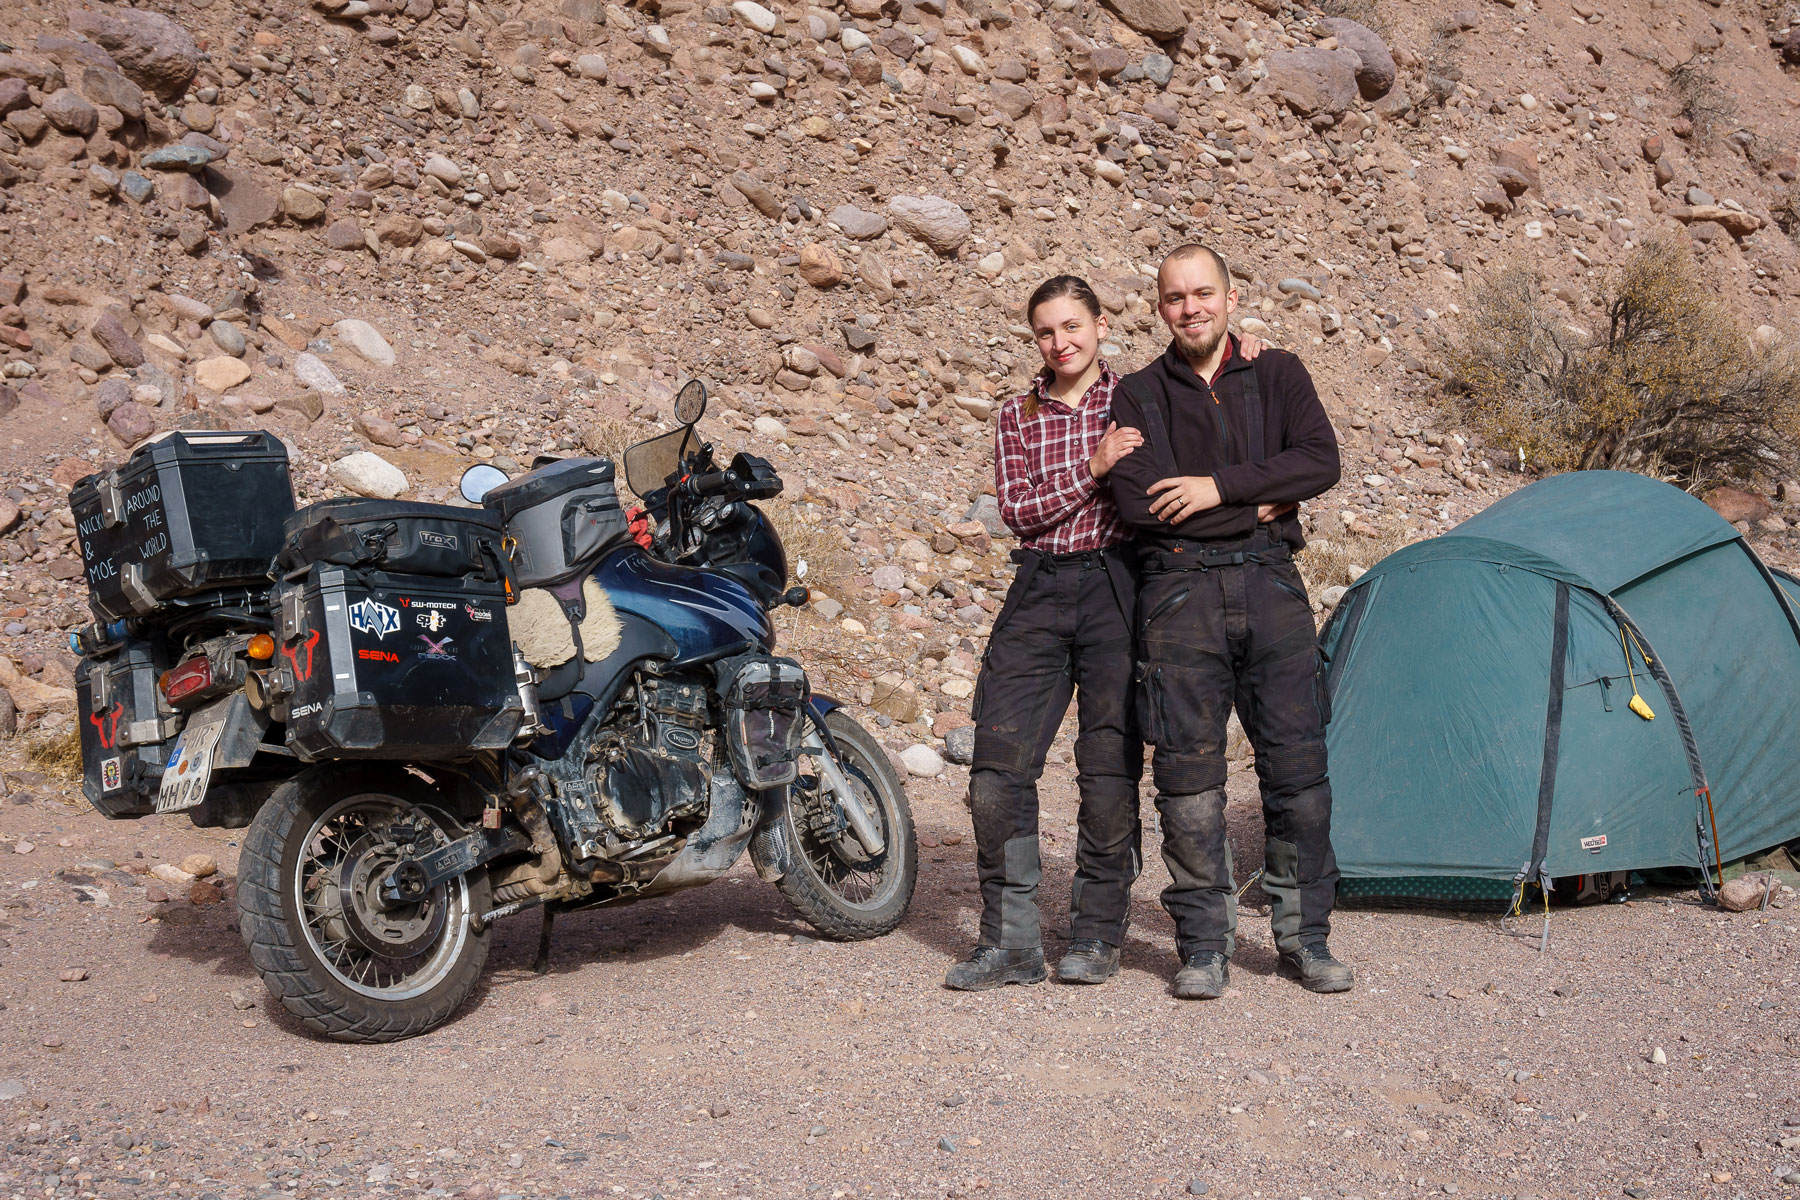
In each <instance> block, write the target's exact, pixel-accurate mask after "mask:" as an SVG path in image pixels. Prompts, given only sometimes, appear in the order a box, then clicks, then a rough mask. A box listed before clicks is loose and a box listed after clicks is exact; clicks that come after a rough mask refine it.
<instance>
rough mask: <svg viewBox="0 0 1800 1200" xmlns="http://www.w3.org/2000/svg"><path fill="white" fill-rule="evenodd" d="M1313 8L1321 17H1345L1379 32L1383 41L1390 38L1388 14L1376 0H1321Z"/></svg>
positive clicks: (1365, 27)
mask: <svg viewBox="0 0 1800 1200" xmlns="http://www.w3.org/2000/svg"><path fill="white" fill-rule="evenodd" d="M1313 8H1314V10H1315V11H1316V12H1317V13H1318V14H1319V15H1320V16H1321V17H1343V18H1344V19H1346V20H1350V21H1355V22H1356V23H1357V24H1358V25H1361V26H1362V27H1363V28H1364V29H1368V30H1370V31H1371V32H1374V33H1376V34H1379V35H1380V36H1381V39H1382V40H1383V41H1387V40H1389V39H1390V36H1391V33H1392V31H1391V30H1390V29H1389V28H1388V21H1387V16H1386V14H1384V13H1383V12H1382V11H1381V7H1380V5H1378V4H1377V3H1376V2H1375V0H1319V3H1317V4H1315V5H1314V6H1313Z"/></svg>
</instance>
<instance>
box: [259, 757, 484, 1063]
mask: <svg viewBox="0 0 1800 1200" xmlns="http://www.w3.org/2000/svg"><path fill="white" fill-rule="evenodd" d="M437 802H438V797H437V794H436V792H435V791H434V790H433V789H432V788H431V787H430V786H429V785H428V784H426V783H425V782H424V781H423V780H421V779H419V778H418V777H416V776H413V775H410V774H407V773H406V772H403V771H396V770H390V769H384V768H379V767H376V768H369V767H354V768H346V767H325V768H315V769H313V770H310V771H307V772H305V773H304V774H301V775H299V776H296V777H295V778H293V779H291V780H289V781H288V782H286V783H284V784H283V785H282V786H281V787H280V788H278V789H276V791H275V794H274V795H273V796H271V797H270V798H269V800H268V802H267V803H266V804H264V805H263V807H262V809H261V810H260V811H259V812H258V813H257V815H256V819H255V820H254V821H253V822H252V823H251V826H250V832H249V834H248V836H247V837H245V839H244V849H243V854H242V856H241V861H240V864H239V870H238V876H239V881H238V915H239V922H238V924H239V929H240V930H241V932H242V934H243V938H244V942H245V944H246V945H247V946H248V947H249V948H250V958H251V960H252V961H253V962H254V963H255V964H256V969H257V970H258V971H259V972H260V973H261V975H262V978H263V982H264V983H265V984H266V985H267V986H268V988H269V990H270V991H271V992H273V993H275V995H276V997H277V998H278V999H280V1001H281V1003H282V1005H283V1006H284V1007H285V1008H286V1009H287V1010H288V1011H289V1012H291V1013H293V1014H294V1015H295V1016H297V1017H299V1018H300V1020H301V1022H302V1023H303V1024H305V1025H306V1027H307V1028H308V1029H311V1030H312V1031H314V1032H315V1033H319V1034H323V1035H324V1036H326V1037H328V1038H332V1039H334V1040H337V1041H341V1042H391V1041H397V1040H399V1039H401V1038H407V1037H412V1036H414V1035H416V1034H420V1033H424V1032H426V1031H427V1030H430V1029H435V1028H436V1027H437V1026H439V1025H442V1024H443V1023H444V1022H445V1021H447V1020H449V1019H450V1017H451V1015H452V1014H453V1013H455V1011H456V1010H457V1008H458V1007H459V1006H460V1005H461V1004H462V1002H463V1001H464V1000H465V999H466V998H467V997H468V995H469V992H470V991H471V990H472V989H473V988H474V986H475V983H476V981H477V980H478V979H479V978H480V976H481V968H482V966H483V964H484V963H485V962H486V960H487V952H488V940H489V936H488V935H489V931H488V930H487V929H483V930H482V931H481V932H479V933H478V932H476V931H475V930H474V929H472V928H471V927H470V922H469V917H470V915H471V913H480V912H486V911H487V909H488V908H489V906H490V899H489V886H488V878H487V873H486V872H485V871H482V870H477V871H474V872H471V873H469V874H467V875H464V876H462V877H461V878H458V879H455V880H452V881H451V882H449V883H446V884H442V885H440V886H439V887H437V888H435V889H433V890H432V891H431V892H429V893H427V894H426V896H425V897H424V898H423V899H421V900H419V901H417V902H415V903H411V904H398V905H393V904H388V903H385V902H384V901H382V899H381V898H380V893H379V884H380V880H381V879H382V878H383V877H384V876H385V875H386V874H387V872H386V870H385V869H384V868H385V867H386V866H388V865H390V864H391V863H392V862H394V861H396V860H397V858H398V857H399V855H400V854H401V853H402V851H403V849H404V847H405V845H406V844H408V843H411V842H412V841H413V840H414V839H415V838H416V837H423V838H424V839H426V840H427V841H428V842H429V843H430V844H431V845H434V846H441V845H444V844H446V843H447V842H449V841H452V840H454V839H456V838H458V837H461V836H462V835H463V832H464V831H463V829H462V828H461V826H460V825H459V824H458V823H457V821H456V819H455V818H454V817H452V816H450V814H449V813H447V812H445V811H444V810H443V809H441V808H439V807H438V806H437Z"/></svg>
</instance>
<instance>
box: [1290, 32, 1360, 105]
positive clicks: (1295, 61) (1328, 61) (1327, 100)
mask: <svg viewBox="0 0 1800 1200" xmlns="http://www.w3.org/2000/svg"><path fill="white" fill-rule="evenodd" d="M1267 63H1268V69H1269V80H1268V81H1269V85H1270V87H1271V88H1272V89H1273V91H1274V93H1275V95H1276V96H1278V97H1279V98H1280V99H1281V100H1282V101H1283V102H1285V103H1286V104H1287V106H1288V107H1289V108H1291V109H1293V110H1294V112H1295V113H1296V114H1297V115H1299V116H1302V117H1310V116H1313V115H1315V114H1322V115H1328V116H1336V115H1338V114H1340V113H1343V112H1346V111H1348V110H1349V109H1350V108H1351V107H1352V106H1354V105H1355V103H1356V99H1357V96H1358V95H1360V92H1359V91H1358V90H1357V82H1356V73H1357V71H1358V70H1359V69H1360V68H1361V66H1362V63H1361V60H1360V59H1358V58H1357V57H1356V56H1355V55H1354V54H1349V53H1346V52H1343V51H1338V50H1319V49H1316V48H1313V47H1310V46H1308V47H1302V48H1300V49H1297V50H1279V51H1276V52H1275V53H1273V54H1271V55H1269V57H1268V60H1267Z"/></svg>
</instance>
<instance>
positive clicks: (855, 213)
mask: <svg viewBox="0 0 1800 1200" xmlns="http://www.w3.org/2000/svg"><path fill="white" fill-rule="evenodd" d="M825 219H826V220H827V221H830V222H831V223H832V224H833V225H836V226H837V227H838V228H839V229H841V230H843V231H844V236H845V237H847V238H851V239H854V240H856V241H868V240H869V239H871V238H878V237H880V236H881V235H882V234H884V233H886V232H887V227H888V223H887V218H886V217H883V216H882V215H881V214H879V213H872V212H865V211H863V210H862V209H860V208H858V207H856V205H854V204H840V205H838V206H837V207H836V208H834V209H832V210H831V212H830V213H829V214H828V215H827V216H826V218H825Z"/></svg>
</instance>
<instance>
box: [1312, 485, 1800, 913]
mask: <svg viewBox="0 0 1800 1200" xmlns="http://www.w3.org/2000/svg"><path fill="white" fill-rule="evenodd" d="M1322 641H1323V645H1324V651H1325V655H1326V659H1327V669H1326V681H1327V687H1328V690H1329V692H1330V695H1331V705H1332V716H1331V724H1330V726H1329V728H1328V731H1327V738H1328V742H1329V746H1330V751H1331V780H1332V790H1333V794H1334V798H1335V799H1334V807H1333V816H1332V842H1333V844H1334V846H1335V847H1336V850H1337V857H1338V864H1339V867H1340V869H1341V870H1342V871H1343V873H1344V876H1345V891H1346V894H1348V895H1355V894H1357V893H1358V892H1361V893H1362V894H1365V895H1367V894H1383V893H1384V892H1386V891H1388V889H1384V888H1382V887H1377V886H1372V885H1369V884H1359V881H1363V880H1372V879H1380V880H1385V881H1391V882H1401V881H1404V882H1405V883H1410V884H1411V885H1413V886H1414V887H1415V888H1418V890H1416V891H1412V892H1409V891H1407V890H1406V888H1405V887H1401V888H1399V889H1395V890H1393V891H1392V893H1391V894H1399V895H1421V896H1425V895H1429V896H1433V897H1435V898H1438V899H1444V900H1448V899H1451V898H1453V897H1456V896H1464V897H1468V896H1479V895H1487V896H1493V895H1498V894H1501V893H1502V892H1504V891H1510V885H1511V883H1512V881H1514V880H1521V879H1522V880H1530V881H1533V882H1538V883H1543V884H1547V883H1548V881H1549V880H1550V879H1551V878H1562V877H1567V876H1574V875H1585V874H1592V873H1598V872H1608V871H1626V870H1644V869H1649V868H1664V867H1673V868H1688V869H1691V870H1693V871H1695V872H1696V873H1698V875H1699V878H1700V879H1701V880H1702V881H1706V880H1707V879H1709V878H1710V876H1709V875H1708V873H1707V871H1706V868H1709V867H1712V866H1713V865H1714V864H1715V863H1716V862H1718V861H1720V860H1724V861H1730V860H1733V859H1737V858H1741V857H1744V856H1746V855H1748V854H1751V853H1754V852H1756V851H1759V850H1763V849H1766V848H1768V847H1771V846H1775V845H1778V844H1781V843H1783V842H1787V841H1789V840H1791V839H1794V838H1796V837H1800V621H1797V619H1796V608H1795V602H1794V601H1793V600H1791V599H1790V597H1789V594H1788V593H1787V592H1785V591H1784V590H1783V588H1782V586H1781V584H1780V582H1778V581H1777V579H1776V578H1775V577H1774V576H1773V575H1772V574H1771V573H1770V571H1769V570H1768V568H1766V567H1765V566H1764V565H1763V563H1762V562H1761V560H1759V559H1758V558H1757V557H1756V555H1755V554H1754V553H1753V552H1752V551H1751V549H1750V547H1749V546H1748V545H1746V544H1745V542H1744V540H1743V539H1742V538H1741V537H1740V536H1739V535H1738V532H1737V530H1735V529H1734V528H1732V527H1731V526H1730V525H1729V524H1727V523H1726V522H1725V521H1724V520H1723V519H1721V518H1720V517H1719V516H1718V515H1717V514H1716V513H1714V512H1713V511H1712V510H1711V509H1710V508H1708V507H1707V506H1706V505H1704V504H1702V503H1701V502H1700V501H1699V500H1697V499H1695V498H1694V497H1692V496H1690V495H1688V494H1687V493H1685V492H1683V491H1681V490H1680V489H1678V488H1674V487H1671V486H1669V485H1667V484H1664V483H1658V482H1656V481H1655V480H1651V479H1647V478H1644V477H1643V476H1640V475H1631V474H1626V473H1622V472H1616V471H1584V472H1576V473H1573V474H1568V475H1558V476H1553V477H1551V478H1548V479H1545V480H1542V481H1541V482H1538V483H1535V484H1533V485H1531V486H1530V487H1527V488H1523V489H1521V490H1520V491H1517V492H1515V493H1513V494H1512V495H1510V496H1507V497H1506V498H1505V499H1503V500H1501V501H1499V502H1498V503H1496V504H1494V505H1493V506H1492V507H1491V508H1489V509H1487V510H1486V511H1485V512H1483V513H1481V514H1479V515H1477V516H1475V517H1473V518H1471V519H1470V520H1468V521H1465V522H1463V523H1462V524H1461V525H1459V526H1457V527H1456V528H1455V529H1454V530H1452V531H1451V532H1449V533H1448V534H1445V535H1444V536H1442V537H1438V538H1433V539H1431V540H1430V541H1425V542H1420V543H1417V544H1416V545H1412V546H1408V547H1406V548H1405V549H1403V550H1400V551H1399V552H1397V553H1395V554H1392V555H1390V556H1388V557H1387V558H1385V559H1383V560H1382V561H1381V562H1380V563H1379V564H1377V565H1376V566H1375V567H1374V568H1373V569H1372V570H1370V571H1369V572H1368V573H1367V574H1366V575H1364V576H1363V577H1362V578H1361V579H1359V580H1358V581H1357V582H1356V585H1355V586H1354V587H1352V588H1351V589H1350V591H1349V592H1348V593H1347V594H1346V595H1345V597H1344V598H1343V600H1342V601H1340V602H1339V604H1338V607H1337V611H1336V612H1335V613H1334V614H1333V616H1332V619H1331V621H1330V623H1329V624H1328V625H1327V626H1326V629H1325V632H1324V634H1323V637H1322ZM1634 693H1635V694H1637V695H1639V696H1641V701H1642V711H1643V712H1644V713H1651V714H1653V719H1646V718H1645V716H1643V715H1640V713H1639V712H1638V711H1634V705H1633V698H1634ZM1709 801H1710V805H1709ZM1715 830H1716V834H1715ZM1715 836H1716V840H1717V845H1716V847H1715V845H1714V839H1715ZM1459 880H1460V881H1462V882H1461V883H1460V884H1459V883H1457V882H1456V881H1459ZM1481 880H1491V881H1499V882H1498V883H1490V884H1486V885H1482V884H1478V883H1476V882H1475V881H1481ZM1426 884H1432V885H1439V886H1421V885H1426ZM1705 886H1707V887H1708V888H1709V890H1710V886H1711V885H1710V883H1706V884H1705Z"/></svg>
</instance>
